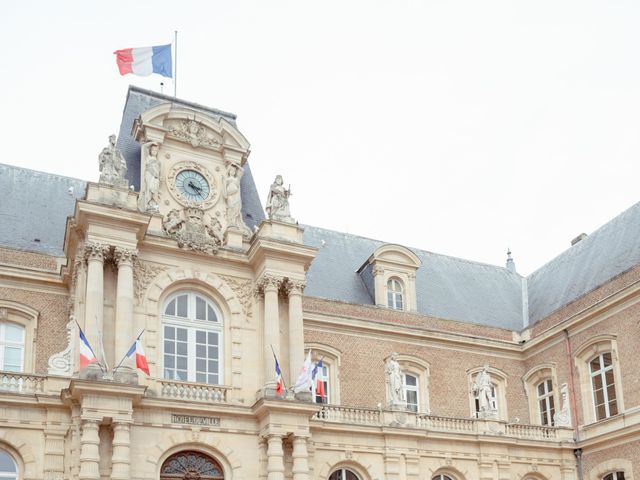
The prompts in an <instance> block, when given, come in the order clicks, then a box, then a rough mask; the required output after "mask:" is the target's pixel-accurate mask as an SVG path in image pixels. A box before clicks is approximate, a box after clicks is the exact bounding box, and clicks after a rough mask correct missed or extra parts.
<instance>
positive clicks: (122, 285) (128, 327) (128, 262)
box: [114, 247, 138, 368]
mask: <svg viewBox="0 0 640 480" xmlns="http://www.w3.org/2000/svg"><path fill="white" fill-rule="evenodd" d="M137 255H138V251H137V250H133V249H127V248H121V247H116V248H115V251H114V259H115V262H116V265H117V266H118V284H117V287H116V325H115V328H116V330H115V331H116V332H118V333H117V335H116V345H115V347H116V355H115V357H116V361H119V359H120V358H122V357H121V355H124V354H125V353H126V352H127V350H128V349H129V347H130V346H131V344H132V343H133V340H134V339H135V337H136V336H137V332H134V329H133V298H134V292H133V262H134V260H135V258H136V256H137ZM122 365H123V366H125V367H129V368H132V367H133V358H128V359H125V360H124V362H123V363H122Z"/></svg>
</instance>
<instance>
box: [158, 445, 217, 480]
mask: <svg viewBox="0 0 640 480" xmlns="http://www.w3.org/2000/svg"><path fill="white" fill-rule="evenodd" d="M169 479H185V480H221V479H224V473H223V471H222V467H221V466H220V464H219V463H218V462H216V461H215V460H214V459H213V458H211V457H209V456H208V455H205V454H204V453H201V452H194V451H186V452H179V453H176V454H174V455H172V456H170V457H169V458H167V460H165V462H164V463H163V464H162V468H161V469H160V480H169Z"/></svg>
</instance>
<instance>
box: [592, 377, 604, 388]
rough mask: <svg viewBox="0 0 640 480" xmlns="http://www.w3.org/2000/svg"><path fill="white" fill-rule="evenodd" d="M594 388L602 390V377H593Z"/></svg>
mask: <svg viewBox="0 0 640 480" xmlns="http://www.w3.org/2000/svg"><path fill="white" fill-rule="evenodd" d="M593 388H595V389H598V388H602V376H600V375H596V376H595V377H593Z"/></svg>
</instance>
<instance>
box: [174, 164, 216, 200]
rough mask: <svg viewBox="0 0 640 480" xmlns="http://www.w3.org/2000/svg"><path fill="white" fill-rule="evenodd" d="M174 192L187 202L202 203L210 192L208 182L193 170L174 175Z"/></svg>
mask: <svg viewBox="0 0 640 480" xmlns="http://www.w3.org/2000/svg"><path fill="white" fill-rule="evenodd" d="M176 190H177V191H178V193H179V194H180V196H182V197H183V198H184V199H185V200H187V201H189V202H195V203H200V202H204V201H205V200H206V199H207V198H208V197H209V193H210V192H211V188H210V187H209V182H207V179H206V178H204V176H203V175H202V174H201V173H199V172H196V171H195V170H181V171H180V172H179V173H178V174H177V175H176Z"/></svg>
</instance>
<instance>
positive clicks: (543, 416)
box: [536, 378, 556, 426]
mask: <svg viewBox="0 0 640 480" xmlns="http://www.w3.org/2000/svg"><path fill="white" fill-rule="evenodd" d="M536 392H537V394H538V407H539V409H540V424H541V425H549V426H553V415H554V414H555V412H556V410H555V406H554V403H553V383H552V382H551V379H550V378H548V379H547V380H544V381H542V382H540V383H539V384H538V386H537V387H536Z"/></svg>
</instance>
